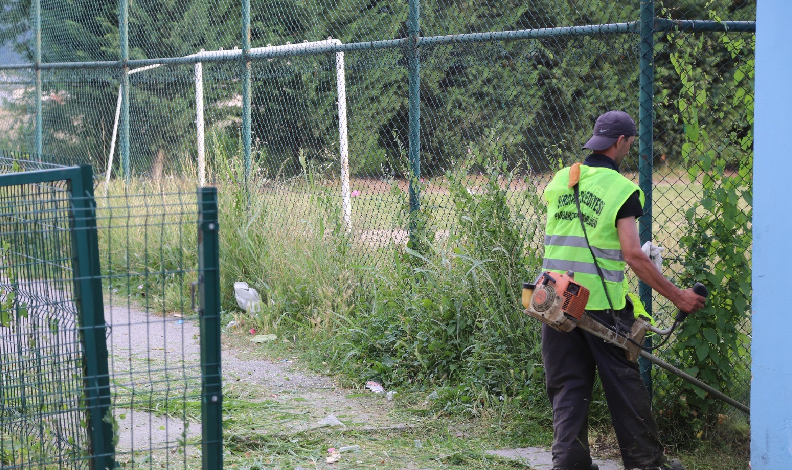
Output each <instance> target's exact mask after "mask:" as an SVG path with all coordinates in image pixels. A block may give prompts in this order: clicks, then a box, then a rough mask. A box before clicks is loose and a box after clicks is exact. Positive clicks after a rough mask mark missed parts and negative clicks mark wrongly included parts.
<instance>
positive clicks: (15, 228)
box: [0, 157, 222, 469]
mask: <svg viewBox="0 0 792 470" xmlns="http://www.w3.org/2000/svg"><path fill="white" fill-rule="evenodd" d="M93 184H94V181H93V175H92V171H91V168H90V166H80V167H57V166H54V165H42V164H40V163H37V162H26V161H23V160H20V159H18V158H17V159H7V158H2V157H0V250H1V256H2V259H1V260H0V467H2V468H4V469H6V468H19V469H22V468H37V469H38V468H59V469H61V468H68V469H107V468H143V467H145V468H150V467H152V466H156V467H157V468H199V467H201V466H202V467H203V468H212V469H220V468H222V440H221V411H220V407H221V404H222V399H221V397H222V395H221V380H220V334H219V279H218V278H219V272H218V264H219V261H218V243H217V199H216V193H215V191H214V189H213V188H208V189H207V188H203V189H202V190H200V192H199V194H198V200H197V201H196V195H195V193H192V194H177V195H170V196H169V197H165V196H164V195H162V196H160V200H159V201H158V202H157V203H155V202H154V201H153V200H152V199H155V197H154V196H151V195H146V196H138V197H136V196H132V195H130V194H129V191H127V190H125V191H124V193H123V195H120V196H119V195H113V194H110V195H107V196H104V197H97V198H95V197H94V190H93ZM127 189H128V188H127ZM196 205H197V206H198V210H196V209H195V208H196ZM196 226H197V228H198V230H196ZM138 240H140V241H138ZM196 244H197V246H198V249H197V250H196ZM166 250H167V251H173V252H176V253H179V256H178V257H177V259H175V260H173V259H170V260H166V259H165V258H163V257H162V256H154V255H155V254H159V255H162V254H163V253H164V252H165V251H166ZM185 253H193V254H194V255H193V256H189V255H185ZM141 259H142V264H141V263H138V262H137V261H136V260H141ZM140 266H142V268H141V267H140ZM191 287H193V288H195V287H197V288H198V292H199V293H200V295H199V299H200V304H199V305H198V308H195V310H197V311H198V312H199V315H198V317H197V318H196V316H195V314H194V313H193V310H194V309H193V306H192V302H191V300H190V297H189V294H190V288H191ZM191 424H192V426H190V425H191Z"/></svg>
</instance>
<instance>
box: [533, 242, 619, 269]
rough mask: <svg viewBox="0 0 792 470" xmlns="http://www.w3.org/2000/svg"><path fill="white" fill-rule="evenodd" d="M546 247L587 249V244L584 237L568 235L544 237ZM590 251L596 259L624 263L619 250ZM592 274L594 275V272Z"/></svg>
mask: <svg viewBox="0 0 792 470" xmlns="http://www.w3.org/2000/svg"><path fill="white" fill-rule="evenodd" d="M547 245H558V246H572V247H575V248H588V247H589V245H588V243H586V238H585V237H576V236H570V235H545V246H547ZM591 251H593V252H594V256H596V257H597V258H602V259H607V260H610V261H624V255H623V254H622V252H621V250H604V249H602V248H597V247H596V246H592V247H591ZM581 272H584V271H581ZM594 274H596V272H595V273H594Z"/></svg>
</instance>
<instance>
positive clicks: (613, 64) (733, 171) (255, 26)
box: [0, 0, 756, 411]
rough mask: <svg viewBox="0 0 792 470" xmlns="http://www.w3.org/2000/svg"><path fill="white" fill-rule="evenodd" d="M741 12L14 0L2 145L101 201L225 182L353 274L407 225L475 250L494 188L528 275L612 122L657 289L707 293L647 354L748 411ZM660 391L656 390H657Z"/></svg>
mask: <svg viewBox="0 0 792 470" xmlns="http://www.w3.org/2000/svg"><path fill="white" fill-rule="evenodd" d="M37 12H40V14H38V15H37ZM755 15H756V2H755V1H752V0H712V1H707V2H693V1H684V2H678V1H677V2H670V1H665V0H654V1H652V0H630V1H627V0H622V1H618V2H613V1H601V0H589V1H574V2H572V1H561V0H542V1H532V2H478V3H474V2H464V1H463V2H445V1H435V0H426V1H420V2H419V1H417V0H414V1H411V2H404V3H398V4H394V3H383V2H357V1H339V2H318V1H299V2H298V1H294V2H271V1H254V2H247V1H244V0H243V1H237V0H234V1H231V0H224V1H219V2H208V1H205V0H180V1H175V2H170V3H168V4H167V5H164V4H161V3H159V2H154V3H152V2H126V1H124V0H120V1H119V2H109V3H108V2H105V3H101V4H99V3H96V2H88V1H78V2H69V3H68V6H67V2H64V1H62V0H40V1H36V0H32V1H31V0H25V1H23V0H16V1H13V2H11V3H9V4H8V6H6V7H5V9H4V10H3V11H2V12H0V19H1V21H0V24H2V28H0V42H2V45H3V47H2V48H0V147H3V148H8V149H13V150H20V151H27V152H31V153H35V152H36V149H42V151H43V152H44V153H45V154H47V155H58V156H59V158H60V159H62V162H69V163H72V162H84V163H90V164H91V165H93V167H94V168H95V171H96V174H97V175H99V177H100V179H101V180H103V181H104V183H103V184H104V185H105V186H106V187H108V188H112V187H113V185H114V184H116V183H117V182H119V181H126V182H127V183H128V184H139V183H140V184H142V183H141V182H143V181H146V182H149V183H151V184H152V185H153V186H151V187H156V188H157V191H167V188H169V187H173V186H174V185H175V186H178V185H180V184H185V182H187V181H189V182H192V183H195V182H198V183H200V184H202V183H204V182H209V183H213V184H217V185H218V186H220V187H221V188H222V187H225V188H228V189H229V190H233V189H239V188H243V189H244V191H246V192H247V194H248V195H247V196H246V197H239V198H237V199H234V200H233V201H231V202H230V204H229V206H228V207H227V209H228V210H229V211H230V212H232V213H233V214H234V216H240V217H241V215H240V214H243V213H251V212H253V213H256V212H261V213H264V212H265V213H266V218H267V220H268V223H271V224H280V225H282V226H286V227H292V228H293V230H294V232H300V233H304V232H305V231H306V230H307V229H306V228H305V227H306V224H307V222H306V221H311V220H313V218H319V219H321V224H322V225H321V226H322V227H323V228H322V229H323V230H324V228H325V227H326V228H327V229H328V233H332V237H328V240H329V239H330V238H332V243H334V244H336V245H337V243H338V241H339V240H340V241H342V242H343V243H342V244H344V246H345V247H346V248H344V249H345V250H349V252H348V253H349V256H350V257H351V258H354V259H355V260H358V261H359V262H360V263H361V264H362V265H364V266H382V265H387V264H388V263H390V262H391V260H392V254H393V251H394V250H397V251H398V250H401V249H402V247H403V246H404V245H406V244H407V243H408V241H412V242H413V246H418V245H419V244H418V238H419V237H420V236H422V235H426V239H427V240H429V242H430V243H433V244H436V245H437V246H447V247H453V246H454V245H455V244H459V243H462V242H463V241H464V240H465V239H466V237H467V239H470V238H472V237H470V236H469V235H470V233H469V232H466V230H469V227H468V226H466V225H465V224H466V223H467V222H466V220H472V218H471V217H470V216H469V214H468V213H466V211H471V210H475V209H476V208H482V209H481V210H484V209H485V208H483V207H484V206H482V201H483V199H482V197H483V196H484V195H486V194H491V193H492V192H493V191H503V197H504V198H505V200H506V201H507V203H508V207H509V208H510V211H511V212H510V215H509V216H508V217H509V219H508V224H511V225H515V226H517V227H519V228H520V229H521V232H522V233H523V234H524V237H525V241H524V243H522V245H521V247H520V253H519V254H517V255H515V256H521V257H524V259H525V264H527V265H528V267H527V268H528V271H529V272H531V273H535V271H536V270H537V269H538V266H539V264H540V262H539V260H541V249H542V240H543V237H542V233H541V226H542V214H543V208H542V204H541V199H539V198H537V197H536V195H537V194H538V193H541V189H542V188H543V185H544V184H545V183H546V182H547V181H548V180H549V177H550V175H551V174H552V172H553V171H554V170H555V169H557V168H559V167H560V166H562V165H568V164H569V163H571V162H573V161H576V160H579V159H580V158H582V157H583V156H584V155H585V153H584V152H583V151H582V150H580V146H581V144H582V143H583V142H584V141H585V140H586V138H587V135H588V134H589V133H590V131H591V127H592V124H593V121H594V119H595V117H596V116H597V115H599V114H600V113H602V112H604V111H606V110H608V109H624V110H626V111H628V112H630V113H631V114H632V115H633V117H634V118H635V119H636V122H638V123H639V124H640V131H641V137H640V139H639V140H640V141H641V144H640V145H639V144H638V143H636V147H638V148H636V150H634V151H633V153H632V154H631V156H630V157H629V158H628V160H626V161H625V162H624V163H623V166H622V171H623V172H624V173H625V174H626V175H627V176H628V177H630V178H633V179H634V180H635V181H636V182H639V183H640V184H641V186H642V188H643V189H644V191H645V192H647V193H650V192H651V194H648V195H649V196H650V197H648V199H647V201H648V202H647V208H646V211H647V213H646V216H645V217H644V218H643V219H642V221H641V235H642V242H643V241H647V240H650V239H652V240H654V241H655V243H657V244H659V245H661V246H663V247H664V248H665V249H666V251H665V253H664V254H665V257H666V263H665V265H664V271H665V274H666V275H668V276H669V277H671V278H672V279H673V280H674V281H675V282H677V283H678V284H682V285H688V284H690V285H692V283H693V281H696V280H699V281H705V283H707V284H708V287H710V291H711V292H714V293H717V294H716V296H715V297H714V298H713V300H712V301H711V304H712V307H710V309H709V310H706V311H705V312H703V313H702V315H700V316H699V317H697V318H704V319H706V320H696V321H693V322H690V329H691V331H690V332H688V333H692V331H693V329H694V328H697V329H699V330H700V331H701V332H702V333H701V335H702V336H701V337H703V338H705V339H706V341H698V342H697V341H694V340H690V342H683V341H680V342H677V343H676V344H677V346H673V347H674V348H676V349H675V350H674V351H670V350H665V351H662V352H661V355H664V356H667V357H669V358H675V357H677V356H679V355H682V356H684V357H686V358H688V359H684V360H683V359H674V361H676V363H677V364H679V365H680V366H682V367H683V368H684V369H685V370H686V371H688V372H690V373H692V374H694V375H698V376H701V377H702V378H703V379H705V381H707V380H711V381H713V382H715V383H716V384H717V385H718V386H721V387H729V388H733V389H734V390H736V393H737V394H738V395H739V396H738V398H740V399H743V400H747V393H748V388H749V375H748V373H747V370H748V364H749V362H750V360H749V357H750V355H749V351H748V348H749V343H750V342H749V336H750V319H749V317H748V314H749V312H750V308H749V299H750V283H749V282H748V280H749V278H744V277H740V276H739V275H736V273H738V272H746V271H745V268H746V267H749V265H750V255H749V254H748V256H747V257H746V256H745V253H750V225H749V221H750V209H751V201H750V165H751V158H752V141H751V135H752V134H751V124H752V113H753V111H752V109H753V108H752V101H751V100H752V96H753V92H752V87H753V85H752V83H753V82H752V76H751V73H752V70H753V65H752V64H753V45H752V44H753V42H752V41H753V31H754V29H755V26H754V20H755ZM36 18H39V19H40V25H41V26H40V28H39V31H40V46H37V42H36V38H37V37H38V36H37V35H36V34H35V32H36V25H37V24H39V22H37V21H36ZM37 51H40V52H37ZM39 53H40V66H39V67H38V68H37V67H36V66H35V65H36V62H37V54H39ZM127 60H128V61H127ZM124 61H127V62H124ZM15 64H16V65H15ZM124 66H127V67H126V68H124ZM37 90H38V91H37ZM37 109H41V112H40V113H39V112H37ZM460 188H464V190H462V191H458V189H460ZM410 194H412V195H413V196H412V197H410V196H409V195H410ZM466 217H467V219H466ZM417 219H420V220H417ZM419 229H420V230H419ZM419 231H423V232H422V233H419ZM490 242H492V240H490ZM490 242H483V243H485V244H486V243H490ZM334 246H335V245H334ZM702 247H704V248H702ZM729 247H731V248H733V250H732V252H729ZM740 254H742V256H738V255H740ZM735 259H738V260H739V261H735ZM119 269H120V271H119V272H122V271H123V269H126V268H125V267H123V266H122V267H120V268H119ZM748 272H749V271H748ZM520 281H521V280H517V279H516V280H515V283H514V284H515V289H517V288H518V287H519V282H520ZM636 284H637V283H636ZM259 287H262V288H263V283H262V285H260V286H259ZM638 289H639V288H638V286H637V285H636V291H637V290H638ZM642 294H643V295H642V299H643V300H644V303H646V304H647V306H648V307H649V308H650V309H651V310H653V311H654V313H655V314H656V317H657V319H658V321H660V322H661V323H663V322H667V321H668V320H669V318H671V317H672V316H673V314H672V312H671V311H670V309H671V306H670V305H669V304H668V303H666V302H665V301H664V300H663V299H660V298H653V296H652V295H651V293H650V292H648V291H645V290H644V291H643V292H642ZM225 298H226V299H229V298H230V296H229V295H226V296H225ZM724 312H726V313H724ZM716 333H717V334H716ZM720 335H725V336H724V338H726V341H720V339H719V338H720ZM691 336H692V334H691ZM680 357H681V356H680ZM713 363H715V364H717V367H714V368H713V367H711V366H712V364H713ZM729 364H731V365H734V367H731V368H730V372H729V373H728V374H727V375H728V377H726V378H724V373H725V372H724V371H726V370H727V369H728V368H729V367H728V366H729ZM708 370H711V371H714V372H712V373H711V374H710V372H707V371H708ZM708 374H709V375H708ZM655 379H656V380H655V382H656V383H655V385H654V387H655V389H656V390H657V394H656V395H657V396H658V397H659V398H660V399H663V400H670V399H671V398H670V397H669V394H670V391H671V390H676V388H675V387H676V385H673V384H671V383H670V381H672V380H673V378H671V377H666V376H664V375H663V374H662V373H661V372H655ZM695 393H696V392H694V391H692V390H691V391H690V394H689V395H690V396H691V397H692V396H693V394H695ZM683 411H684V410H683Z"/></svg>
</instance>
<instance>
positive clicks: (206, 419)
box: [198, 188, 223, 470]
mask: <svg viewBox="0 0 792 470" xmlns="http://www.w3.org/2000/svg"><path fill="white" fill-rule="evenodd" d="M218 229H219V226H218V221H217V188H199V189H198V276H199V278H198V289H199V299H200V304H199V315H200V325H201V378H202V387H201V416H202V418H203V419H202V426H201V432H202V433H203V439H202V449H203V470H222V468H223V390H222V370H221V367H220V366H221V362H220V360H221V356H220V241H219V236H218Z"/></svg>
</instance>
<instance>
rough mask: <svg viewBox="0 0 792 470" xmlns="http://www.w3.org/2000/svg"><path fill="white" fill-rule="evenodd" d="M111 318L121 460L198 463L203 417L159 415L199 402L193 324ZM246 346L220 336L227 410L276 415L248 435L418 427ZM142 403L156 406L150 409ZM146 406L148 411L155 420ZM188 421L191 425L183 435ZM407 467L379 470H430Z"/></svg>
mask: <svg viewBox="0 0 792 470" xmlns="http://www.w3.org/2000/svg"><path fill="white" fill-rule="evenodd" d="M106 315H107V316H108V318H107V321H108V323H109V324H111V325H112V329H111V334H110V336H109V342H108V348H109V350H110V360H111V369H112V374H113V383H114V387H115V392H116V398H115V401H114V412H115V417H116V420H117V422H118V425H119V429H118V435H119V438H120V439H119V443H118V445H117V449H118V451H119V455H120V457H119V461H124V459H125V455H126V456H127V457H126V458H127V460H130V459H131V456H132V451H133V450H134V451H140V450H146V451H148V452H150V454H151V455H152V456H153V457H151V459H152V460H162V459H169V458H173V455H177V456H178V455H180V454H176V452H177V451H178V452H181V451H182V450H181V449H184V450H183V452H184V455H183V457H182V458H184V459H186V460H187V461H190V460H193V461H195V459H198V458H199V456H200V447H199V446H198V445H194V446H189V445H188V446H186V447H180V444H179V443H180V442H182V441H185V440H186V441H187V442H193V443H197V442H199V441H200V437H201V424H200V422H199V415H198V414H196V413H195V410H194V409H191V410H192V412H191V413H184V411H183V410H181V412H180V409H177V410H175V411H173V410H171V411H170V412H168V411H167V410H162V409H160V407H163V406H165V405H163V403H164V402H163V401H162V398H163V397H165V398H167V397H169V396H170V397H173V399H175V400H176V401H178V399H184V400H186V401H192V402H199V400H200V398H199V394H200V344H199V328H198V322H197V320H192V319H190V320H182V319H180V318H176V317H160V316H155V315H149V314H146V313H145V312H144V311H141V310H138V309H134V308H129V307H126V306H125V307H111V308H108V309H107V313H106ZM249 339H250V337H249V336H248V335H247V333H244V334H243V332H241V331H239V332H228V333H224V335H223V363H222V369H223V382H224V404H225V405H224V406H225V407H226V408H232V407H233V406H235V404H236V403H237V402H240V403H246V404H249V403H254V404H256V403H258V404H262V406H267V407H269V408H268V409H269V410H272V411H271V412H268V413H267V414H266V415H265V416H266V419H262V420H261V421H259V422H256V424H255V427H251V429H249V430H248V432H249V433H250V435H253V436H262V438H264V437H266V436H272V435H278V436H284V435H285V436H289V435H297V434H298V433H301V432H304V431H305V432H311V431H312V430H316V429H318V428H328V432H330V431H340V430H344V431H347V430H354V431H357V432H359V433H362V434H364V435H365V434H366V433H368V432H371V433H375V434H376V433H382V432H383V430H386V432H390V433H391V434H393V435H394V436H399V435H400V434H403V433H404V432H405V430H409V428H410V426H411V425H414V424H415V422H405V420H404V418H394V416H403V415H400V414H399V413H392V411H394V406H395V403H396V402H395V401H388V400H387V399H386V398H385V397H384V396H382V395H376V394H374V393H372V392H370V391H367V390H362V389H360V390H349V389H343V388H341V387H339V386H338V385H337V384H336V383H335V382H334V381H333V380H332V379H331V378H330V377H328V376H324V375H319V374H316V373H312V372H309V371H307V370H306V369H305V368H304V367H302V366H301V365H300V364H299V363H298V362H297V361H296V358H295V357H291V356H290V357H284V358H271V357H267V355H266V354H265V353H264V352H263V349H264V348H265V347H264V346H261V345H256V344H253V343H251V342H249ZM152 397H158V399H156V400H155V399H152ZM146 400H151V401H152V403H150V404H147V403H146ZM166 401H167V400H166ZM179 403H181V402H179ZM141 408H150V409H151V412H148V411H145V409H141ZM199 410H200V408H199V407H198V411H199ZM227 413H235V412H230V411H227ZM331 415H332V416H333V417H335V418H336V419H337V420H338V422H340V423H341V424H337V423H336V424H335V425H333V426H329V427H328V425H327V424H325V423H326V421H327V419H328V417H329V416H331ZM185 423H186V424H188V426H187V428H186V430H185ZM388 430H389V431H388ZM224 434H227V431H226V430H224ZM226 437H228V436H226ZM157 452H160V454H159V457H157V456H155V454H156V453H157ZM423 452H425V451H423ZM169 453H170V454H171V455H170V456H169V455H168V454H169ZM385 453H386V454H387V452H385ZM487 453H489V454H491V455H497V456H500V457H504V458H507V459H512V460H516V461H518V462H520V463H521V464H523V465H526V466H527V468H529V469H535V470H546V469H550V468H551V467H552V465H551V464H550V454H549V452H548V451H547V449H541V448H521V449H497V450H493V451H490V452H487ZM138 455H139V454H138ZM135 458H138V457H135ZM177 460H179V459H177ZM407 460H408V461H406V462H404V463H403V464H400V463H391V464H389V465H382V466H381V467H377V468H394V469H396V468H398V469H403V470H408V469H409V470H421V469H423V468H428V467H423V466H416V464H415V463H414V462H413V461H410V460H409V459H407ZM384 461H385V460H383V462H384ZM358 462H360V461H358ZM597 463H599V465H600V468H601V469H602V470H621V469H622V467H621V466H620V465H619V464H618V463H617V462H615V461H605V460H597ZM187 466H188V468H190V467H191V466H192V465H191V464H188V465H187ZM309 467H310V468H347V467H346V466H344V465H340V466H339V465H335V466H333V465H325V464H324V462H321V461H319V462H313V463H312V464H311V465H310V466H306V467H305V468H309ZM295 468H297V467H295ZM366 468H369V467H366ZM431 468H435V467H434V466H431Z"/></svg>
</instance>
